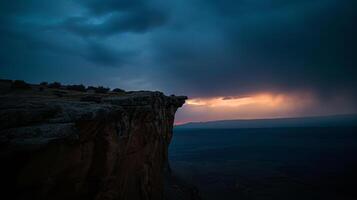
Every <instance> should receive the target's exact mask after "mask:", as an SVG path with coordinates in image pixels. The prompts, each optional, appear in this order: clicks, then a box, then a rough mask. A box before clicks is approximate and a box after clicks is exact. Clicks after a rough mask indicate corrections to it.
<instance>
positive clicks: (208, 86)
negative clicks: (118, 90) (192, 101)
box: [157, 0, 357, 96]
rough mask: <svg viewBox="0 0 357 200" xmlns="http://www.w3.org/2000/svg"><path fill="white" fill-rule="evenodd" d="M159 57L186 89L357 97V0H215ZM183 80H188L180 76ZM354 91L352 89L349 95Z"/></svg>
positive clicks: (170, 37)
mask: <svg viewBox="0 0 357 200" xmlns="http://www.w3.org/2000/svg"><path fill="white" fill-rule="evenodd" d="M209 2H210V3H203V1H202V3H201V4H199V5H197V9H196V10H195V11H197V13H196V14H194V15H193V16H190V17H191V18H193V19H195V21H193V22H191V23H190V24H188V25H187V26H186V25H185V24H184V22H188V21H189V20H190V18H181V19H180V20H182V22H181V23H182V24H180V25H182V26H184V28H182V27H180V29H179V30H180V31H181V32H178V33H175V32H173V31H172V32H169V33H168V34H167V37H162V36H161V38H164V39H160V42H161V47H162V48H161V49H159V51H160V52H159V53H158V54H157V56H158V58H159V59H160V60H162V61H163V62H162V65H164V66H167V69H166V70H167V73H168V74H170V75H171V76H172V77H175V79H176V80H178V81H176V82H175V83H173V84H177V87H178V88H180V86H185V85H187V86H186V87H182V91H181V92H182V93H184V92H185V91H186V92H187V91H190V94H192V95H194V96H196V94H198V93H199V95H200V96H202V95H205V96H213V95H230V94H233V93H236V94H241V93H250V92H256V91H288V90H313V91H315V92H317V93H319V94H324V95H325V94H326V95H327V94H331V95H336V93H339V92H341V93H349V94H351V95H356V85H357V81H356V75H357V70H356V63H357V59H356V57H355V56H353V55H354V54H355V52H356V45H357V43H356V35H357V28H356V27H357V21H356V19H357V12H356V3H355V2H354V1H332V0H327V1H318V0H314V1H278V0H276V1H272V0H271V1H243V0H242V1H209ZM177 77H181V78H177ZM346 91H348V92H346Z"/></svg>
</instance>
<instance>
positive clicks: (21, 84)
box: [11, 80, 31, 90]
mask: <svg viewBox="0 0 357 200" xmlns="http://www.w3.org/2000/svg"><path fill="white" fill-rule="evenodd" d="M11 88H12V89H22V90H24V89H30V88H31V87H30V85H29V84H28V83H26V82H25V81H23V80H16V81H14V82H12V84H11Z"/></svg>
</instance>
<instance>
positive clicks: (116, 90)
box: [113, 88, 125, 93]
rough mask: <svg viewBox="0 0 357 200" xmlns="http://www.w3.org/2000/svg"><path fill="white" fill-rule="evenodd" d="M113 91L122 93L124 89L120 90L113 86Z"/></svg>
mask: <svg viewBox="0 0 357 200" xmlns="http://www.w3.org/2000/svg"><path fill="white" fill-rule="evenodd" d="M113 92H118V93H124V92H125V90H122V89H120V88H115V89H113Z"/></svg>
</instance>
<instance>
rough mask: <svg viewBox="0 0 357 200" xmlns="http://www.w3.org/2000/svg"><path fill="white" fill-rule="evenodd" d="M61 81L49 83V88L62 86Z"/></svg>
mask: <svg viewBox="0 0 357 200" xmlns="http://www.w3.org/2000/svg"><path fill="white" fill-rule="evenodd" d="M61 86H62V85H61V83H59V82H53V83H50V84H48V87H49V88H57V89H58V88H61Z"/></svg>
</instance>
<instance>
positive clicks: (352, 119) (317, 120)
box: [175, 114, 357, 128]
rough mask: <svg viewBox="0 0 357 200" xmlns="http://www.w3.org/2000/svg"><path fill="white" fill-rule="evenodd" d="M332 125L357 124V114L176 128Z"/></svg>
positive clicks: (193, 125) (203, 123)
mask: <svg viewBox="0 0 357 200" xmlns="http://www.w3.org/2000/svg"><path fill="white" fill-rule="evenodd" d="M330 126H331V127H332V126H357V114H353V115H334V116H323V117H301V118H276V119H250V120H221V121H210V122H191V123H187V124H182V125H178V126H176V127H175V128H277V127H330Z"/></svg>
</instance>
